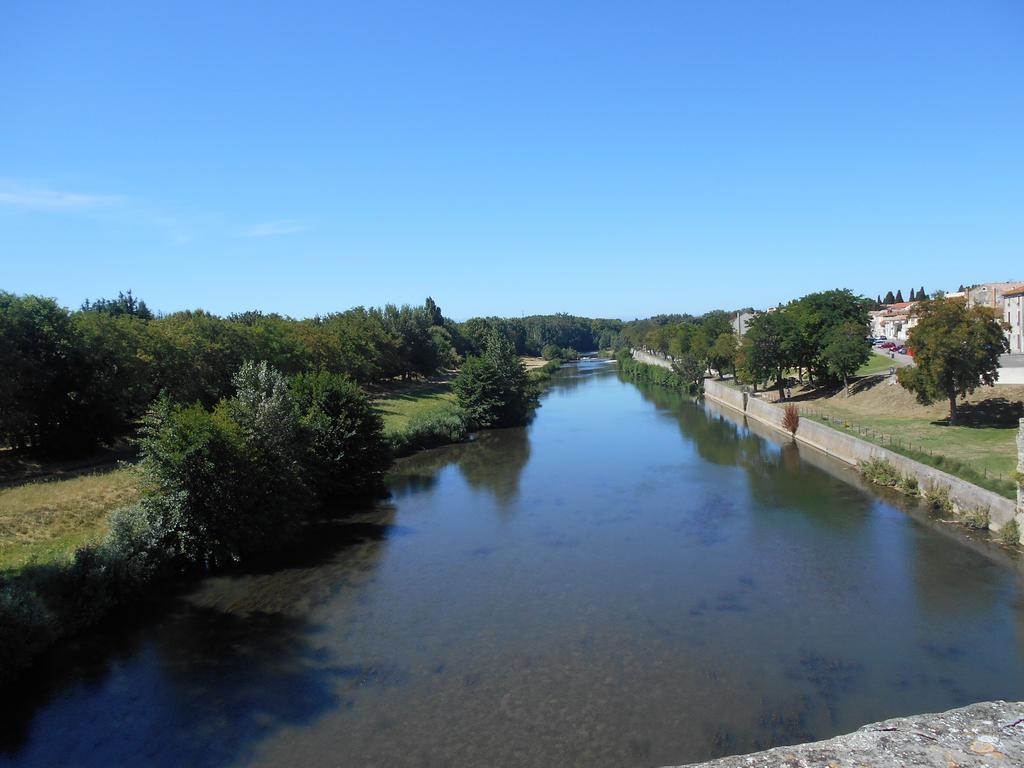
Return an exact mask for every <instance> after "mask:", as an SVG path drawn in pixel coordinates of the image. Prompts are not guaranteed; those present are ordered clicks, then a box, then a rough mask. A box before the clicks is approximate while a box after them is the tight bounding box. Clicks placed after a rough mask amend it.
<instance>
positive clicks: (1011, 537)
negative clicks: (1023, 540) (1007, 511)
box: [999, 520, 1020, 545]
mask: <svg viewBox="0 0 1024 768" xmlns="http://www.w3.org/2000/svg"><path fill="white" fill-rule="evenodd" d="M999 540H1000V541H1001V542H1003V544H1014V545H1015V544H1020V526H1019V525H1017V521H1016V520H1011V521H1010V522H1008V523H1007V524H1006V525H1004V526H1003V528H1002V530H1000V531H999Z"/></svg>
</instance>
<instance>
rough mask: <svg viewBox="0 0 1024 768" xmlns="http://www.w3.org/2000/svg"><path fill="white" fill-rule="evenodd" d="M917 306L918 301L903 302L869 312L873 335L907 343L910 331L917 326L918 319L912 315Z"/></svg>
mask: <svg viewBox="0 0 1024 768" xmlns="http://www.w3.org/2000/svg"><path fill="white" fill-rule="evenodd" d="M916 306H917V302H916V301H901V302H899V303H897V304H889V305H887V306H886V307H885V308H883V309H879V310H877V311H875V312H869V313H868V315H869V316H870V318H871V335H872V336H876V337H877V336H885V338H887V339H891V340H893V341H906V340H907V336H908V335H909V334H910V329H911V328H913V327H914V326H915V325H917V318H916V317H914V316H913V315H912V314H911V310H912V309H913V308H914V307H916Z"/></svg>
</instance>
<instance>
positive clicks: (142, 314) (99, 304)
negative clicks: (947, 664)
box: [82, 289, 153, 320]
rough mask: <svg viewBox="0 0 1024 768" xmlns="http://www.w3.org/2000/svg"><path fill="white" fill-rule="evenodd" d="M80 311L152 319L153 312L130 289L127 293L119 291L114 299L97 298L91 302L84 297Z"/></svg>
mask: <svg viewBox="0 0 1024 768" xmlns="http://www.w3.org/2000/svg"><path fill="white" fill-rule="evenodd" d="M82 311H83V312H97V313H100V314H105V315H112V316H113V317H120V316H122V315H130V316H131V317H138V318H140V319H141V320H152V319H153V313H152V312H150V311H149V307H147V306H146V302H144V301H142V300H141V299H137V298H135V297H134V296H132V292H131V290H130V289H129V291H128V293H124V292H120V291H119V292H118V294H117V298H116V299H97V300H96V301H92V302H91V301H89V299H86V300H85V302H84V303H83V304H82Z"/></svg>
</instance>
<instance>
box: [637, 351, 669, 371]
mask: <svg viewBox="0 0 1024 768" xmlns="http://www.w3.org/2000/svg"><path fill="white" fill-rule="evenodd" d="M629 353H630V354H631V355H632V356H633V359H634V360H638V361H639V362H641V363H647V364H648V365H656V366H658V367H659V368H668V369H669V370H670V371H671V370H672V362H671V361H670V360H668V359H667V358H664V357H662V356H661V355H656V354H654V353H653V352H647V351H645V350H643V349H631V350H629Z"/></svg>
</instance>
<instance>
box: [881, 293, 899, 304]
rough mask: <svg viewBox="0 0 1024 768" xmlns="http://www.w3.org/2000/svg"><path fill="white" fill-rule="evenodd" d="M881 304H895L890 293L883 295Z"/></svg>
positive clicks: (894, 298) (894, 299)
mask: <svg viewBox="0 0 1024 768" xmlns="http://www.w3.org/2000/svg"><path fill="white" fill-rule="evenodd" d="M882 303H883V304H895V303H896V297H895V296H893V295H892V291H889V292H888V293H886V294H885V301H883V302H882Z"/></svg>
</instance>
